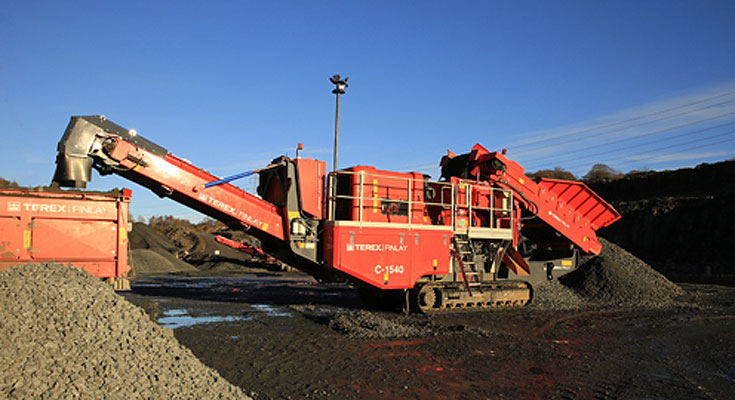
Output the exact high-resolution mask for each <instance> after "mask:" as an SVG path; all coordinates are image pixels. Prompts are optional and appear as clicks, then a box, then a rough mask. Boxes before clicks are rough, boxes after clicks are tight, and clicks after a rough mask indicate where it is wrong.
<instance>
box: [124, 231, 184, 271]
mask: <svg viewBox="0 0 735 400" xmlns="http://www.w3.org/2000/svg"><path fill="white" fill-rule="evenodd" d="M128 237H129V240H130V247H131V248H132V249H133V250H132V251H131V252H130V256H131V257H130V258H131V259H132V264H133V265H132V266H133V271H134V274H135V276H147V275H160V274H171V273H179V272H193V271H198V270H197V268H196V267H194V266H193V265H191V264H189V263H187V262H185V261H183V260H181V259H180V258H179V257H178V256H177V255H176V254H177V253H178V251H179V248H178V246H177V245H176V244H175V243H174V242H173V241H171V240H170V239H169V238H167V237H166V236H164V235H162V234H160V233H158V232H156V231H155V230H153V229H151V228H150V227H148V226H147V225H145V224H141V223H135V224H133V230H132V231H131V232H130V235H129V236H128Z"/></svg>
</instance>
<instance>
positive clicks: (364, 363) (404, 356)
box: [127, 272, 735, 399]
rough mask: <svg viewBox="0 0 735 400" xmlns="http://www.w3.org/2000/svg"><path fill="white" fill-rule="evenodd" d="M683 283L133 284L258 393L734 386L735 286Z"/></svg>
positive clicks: (138, 299) (706, 395) (159, 314)
mask: <svg viewBox="0 0 735 400" xmlns="http://www.w3.org/2000/svg"><path fill="white" fill-rule="evenodd" d="M683 288H684V289H685V291H686V292H687V293H688V294H689V295H690V296H689V298H690V299H691V301H687V302H679V303H677V304H674V305H672V306H669V307H659V308H648V309H641V308H631V307H628V308H619V307H614V308H610V307H603V306H593V307H585V308H583V309H577V310H566V311H550V310H548V309H538V308H536V309H534V308H519V309H508V310H494V311H482V312H462V313H453V314H445V315H428V316H427V315H419V314H415V315H408V316H406V315H404V314H402V313H401V312H400V310H375V309H374V307H373V308H371V306H370V305H367V304H363V303H361V301H360V299H359V297H358V295H357V293H356V292H355V291H353V290H352V289H350V288H348V287H346V286H341V285H327V286H325V285H317V284H315V283H314V282H313V281H312V279H311V278H309V277H308V276H305V275H302V274H299V273H275V272H269V273H255V272H253V273H249V274H246V275H245V276H242V277H238V278H149V279H146V280H140V281H138V282H137V284H136V286H135V289H134V291H133V292H132V293H130V294H128V295H127V297H128V298H129V299H130V300H131V301H133V302H134V303H137V304H141V305H143V306H144V307H145V308H147V309H148V310H149V314H152V315H153V318H156V319H159V322H160V323H162V324H164V325H167V324H169V325H168V326H170V327H172V328H174V334H175V336H176V338H177V339H178V340H179V341H180V342H181V343H182V344H183V345H185V346H186V347H188V348H189V349H191V350H192V352H193V353H194V354H195V355H196V356H197V357H198V358H199V359H200V360H201V361H202V362H203V363H204V364H206V365H207V366H209V367H211V368H213V369H215V370H217V371H218V372H219V373H220V374H221V375H222V376H223V377H225V378H226V379H227V380H228V381H230V382H232V383H233V384H235V385H237V386H240V387H241V388H243V389H244V391H245V392H246V393H249V394H250V395H251V396H253V397H255V398H259V399H288V398H293V399H296V398H317V399H325V398H328V399H350V398H352V399H358V398H360V399H362V398H392V399H444V398H453V399H477V398H510V397H514V398H524V399H547V398H552V399H585V398H604V399H616V398H624V399H626V398H646V399H699V398H701V399H729V398H735V307H733V306H735V288H730V287H724V286H714V285H693V284H690V285H683ZM207 321H212V322H207ZM344 321H353V322H354V321H357V322H356V323H352V324H344V323H343V322H344ZM194 322H199V323H197V324H194V325H191V324H192V323H194ZM201 322H207V323H201ZM177 324H179V325H177Z"/></svg>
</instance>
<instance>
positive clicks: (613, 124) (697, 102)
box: [508, 90, 735, 149]
mask: <svg viewBox="0 0 735 400" xmlns="http://www.w3.org/2000/svg"><path fill="white" fill-rule="evenodd" d="M733 93H735V90H733V91H729V92H725V93H722V94H719V95H717V96H712V97H708V98H705V99H702V100H697V101H695V102H691V103H687V104H682V105H679V106H675V107H671V108H667V109H664V110H660V111H655V112H651V113H647V114H643V115H640V116H638V117H634V118H629V119H626V120H623V121H618V122H613V123H610V124H605V125H598V126H593V127H590V128H585V129H582V130H579V131H574V132H569V133H566V134H563V135H559V136H555V137H553V138H549V137H541V138H539V139H537V140H533V141H530V142H526V143H522V144H519V145H516V146H508V149H517V148H522V147H526V146H530V145H533V144H536V143H546V142H548V141H549V140H555V139H558V138H564V137H568V136H574V135H579V134H582V133H587V132H592V131H597V130H601V129H606V128H612V127H614V126H618V125H623V124H626V123H629V122H634V121H638V120H641V119H644V118H647V117H651V116H654V115H659V114H663V113H667V112H669V111H673V110H677V109H680V108H686V107H691V106H693V105H697V104H701V103H706V102H708V101H710V100H715V99H719V98H721V97H725V96H729V95H731V94H733ZM547 136H548V135H547Z"/></svg>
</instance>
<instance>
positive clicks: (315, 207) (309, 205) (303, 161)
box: [295, 158, 327, 219]
mask: <svg viewBox="0 0 735 400" xmlns="http://www.w3.org/2000/svg"><path fill="white" fill-rule="evenodd" d="M295 161H296V166H297V168H298V171H299V192H300V193H301V208H302V210H303V211H304V212H305V213H306V214H308V215H310V216H311V217H312V218H317V219H323V218H324V175H325V174H326V168H327V167H326V163H325V162H324V161H318V160H312V159H311V158H297V159H296V160H295Z"/></svg>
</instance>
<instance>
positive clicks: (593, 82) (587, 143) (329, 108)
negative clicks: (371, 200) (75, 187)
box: [0, 0, 735, 219]
mask: <svg viewBox="0 0 735 400" xmlns="http://www.w3.org/2000/svg"><path fill="white" fill-rule="evenodd" d="M734 20H735V2H732V1H711V0H707V1H616V2H590V1H456V2H449V1H371V2H366V1H354V2H353V1H339V2H330V1H271V2H248V1H186V2H183V1H177V2H174V1H168V2H167V1H140V2H138V1H125V2H106V1H94V2H85V1H67V2H63V1H48V2H39V1H32V0H28V1H4V2H3V3H2V5H0V135H2V138H3V145H2V146H0V176H2V177H4V178H6V179H10V180H15V181H17V182H18V183H21V184H23V185H41V184H48V182H49V181H50V179H51V176H52V174H53V171H54V159H55V149H56V143H57V142H58V140H59V138H60V137H61V135H62V133H63V130H64V128H65V127H66V124H67V123H68V120H69V117H70V116H71V115H91V114H105V115H107V117H108V118H109V119H110V120H112V121H115V122H117V123H118V124H120V125H122V126H124V127H127V128H135V129H136V130H137V131H138V132H139V133H140V134H141V135H143V136H145V137H147V138H148V139H150V140H153V141H154V142H157V143H158V144H160V145H162V146H164V147H166V148H167V149H168V150H169V151H170V152H172V153H174V154H176V155H177V156H180V157H183V158H186V159H189V160H191V161H192V162H193V163H194V164H195V165H197V166H199V167H202V168H204V169H207V170H208V171H210V172H212V173H214V174H216V175H221V176H225V175H230V174H234V173H238V172H242V171H245V170H248V169H252V168H257V167H260V166H264V165H266V164H267V163H268V162H269V161H270V160H271V159H272V158H274V157H276V156H278V155H281V154H284V153H287V152H288V153H289V154H290V155H293V149H294V148H295V146H296V144H297V143H298V142H303V143H304V147H305V150H304V153H303V154H304V155H310V156H313V157H316V158H319V159H323V160H326V161H328V163H329V164H330V165H331V159H332V155H331V154H332V144H333V140H334V138H333V134H334V102H335V99H334V95H333V94H331V89H332V86H331V84H330V83H329V81H328V78H329V77H330V76H331V75H333V74H337V73H338V74H342V76H349V77H350V80H349V83H350V87H349V88H348V89H347V94H346V95H345V96H343V97H342V103H341V106H342V107H341V121H340V155H339V161H340V163H339V164H340V165H339V166H340V167H347V166H352V165H357V164H363V165H374V166H376V167H378V168H382V169H391V170H401V171H403V170H418V171H421V172H425V173H429V174H431V175H433V176H434V177H436V175H437V168H436V163H437V162H438V160H439V159H440V157H441V156H442V155H443V154H445V153H446V150H447V149H452V150H453V151H455V152H457V153H461V152H466V151H468V150H469V149H470V148H471V146H472V145H474V144H475V143H478V142H479V143H481V144H483V145H484V146H485V147H487V148H488V149H491V150H497V149H501V148H508V149H509V153H508V155H509V157H510V158H513V159H516V160H517V161H519V162H520V163H521V164H522V165H524V166H526V167H527V169H528V170H537V169H541V168H553V167H556V166H561V167H564V168H567V169H569V170H570V171H572V172H574V173H575V174H577V175H578V176H581V175H584V173H585V172H586V171H587V170H589V168H590V167H591V166H592V165H593V164H594V163H595V162H598V161H604V162H606V163H608V164H610V165H611V166H613V167H615V168H618V169H620V170H623V171H629V170H631V169H653V170H659V169H671V168H677V167H682V166H692V165H696V164H699V163H701V162H713V161H719V160H723V159H729V158H732V157H733V156H735V135H733V133H732V131H733V130H735V125H733V124H732V123H733V122H735V118H734V117H733V111H734V108H733V107H735V106H734V105H733V101H735V24H733V21H734ZM659 131H660V132H659ZM656 132H659V133H656ZM608 150H609V152H608ZM243 184H246V183H243ZM112 187H129V188H132V189H133V190H134V202H133V207H132V212H133V214H135V215H142V216H150V215H168V214H172V215H177V216H180V217H185V218H191V219H198V218H199V214H197V213H196V212H194V211H191V210H188V209H186V208H184V207H182V206H178V205H174V204H173V202H171V201H168V200H160V199H158V198H157V197H155V196H154V195H152V194H149V193H148V192H147V190H146V189H144V188H141V187H139V186H137V185H135V184H134V183H132V182H128V181H125V180H122V179H120V178H117V177H100V176H99V175H95V176H94V178H93V182H92V184H91V185H90V188H92V189H109V188H112Z"/></svg>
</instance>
